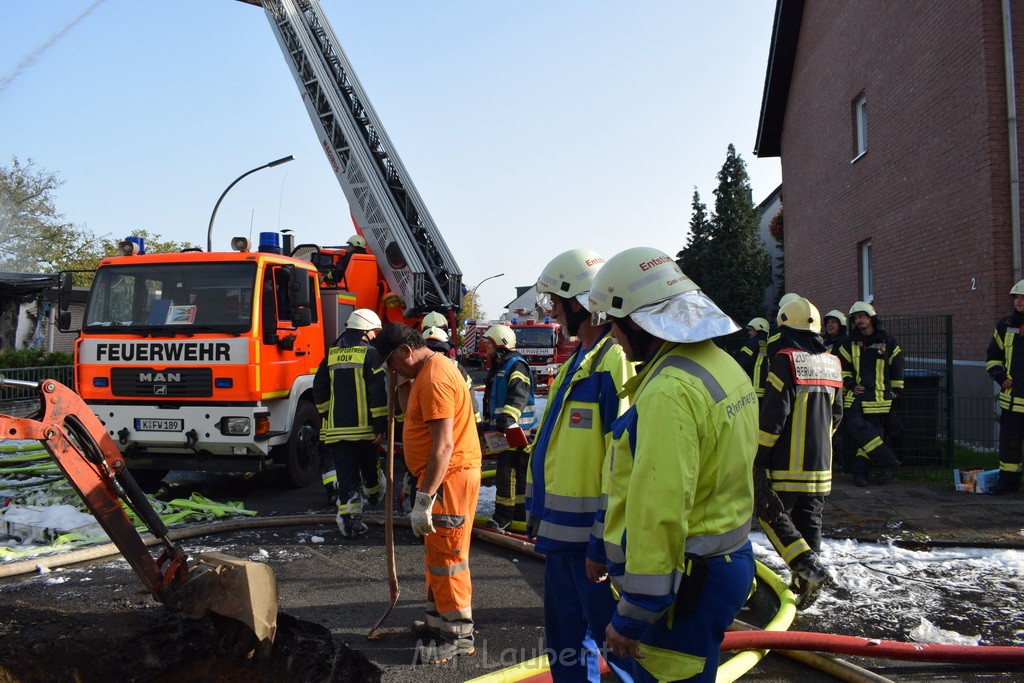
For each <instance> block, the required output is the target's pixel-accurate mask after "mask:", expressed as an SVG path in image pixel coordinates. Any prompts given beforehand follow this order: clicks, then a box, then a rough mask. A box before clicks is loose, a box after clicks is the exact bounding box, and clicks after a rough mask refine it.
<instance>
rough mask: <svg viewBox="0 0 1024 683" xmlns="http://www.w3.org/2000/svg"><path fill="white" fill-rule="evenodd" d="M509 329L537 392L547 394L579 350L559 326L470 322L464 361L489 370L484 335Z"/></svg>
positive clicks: (464, 336)
mask: <svg viewBox="0 0 1024 683" xmlns="http://www.w3.org/2000/svg"><path fill="white" fill-rule="evenodd" d="M498 324H501V325H508V326H509V327H511V328H512V330H513V331H514V332H515V333H516V351H517V352H519V354H520V355H521V356H522V357H523V358H524V359H525V360H526V362H527V363H529V365H530V370H531V371H532V373H533V384H534V391H536V392H537V393H545V392H546V391H547V390H548V386H549V385H550V383H551V380H552V379H554V377H555V373H557V372H558V368H559V367H561V365H562V363H564V362H565V361H567V360H568V359H569V356H570V355H572V350H573V349H574V348H575V347H576V339H574V338H570V337H567V336H566V335H565V333H564V332H563V331H562V326H561V325H560V324H559V323H555V322H551V320H550V319H547V318H546V319H545V320H544V322H538V321H536V320H533V319H530V320H526V321H513V322H509V323H504V322H502V323H489V322H484V321H475V320H470V321H467V322H466V329H465V330H464V331H463V344H462V358H463V362H465V363H467V364H475V365H479V366H481V367H486V366H487V364H488V361H487V349H486V347H485V344H486V342H485V341H484V332H486V331H487V328H488V327H490V326H491V325H498Z"/></svg>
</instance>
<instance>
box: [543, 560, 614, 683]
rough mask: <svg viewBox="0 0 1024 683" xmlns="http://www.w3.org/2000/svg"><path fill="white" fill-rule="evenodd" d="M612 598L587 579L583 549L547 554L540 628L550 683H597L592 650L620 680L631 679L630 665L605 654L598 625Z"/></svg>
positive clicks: (603, 623) (606, 588)
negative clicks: (573, 551) (600, 656)
mask: <svg viewBox="0 0 1024 683" xmlns="http://www.w3.org/2000/svg"><path fill="white" fill-rule="evenodd" d="M615 605H616V601H615V598H614V597H613V596H612V591H611V587H610V585H609V583H608V582H607V581H604V582H602V583H594V582H593V581H591V580H590V579H588V578H587V564H586V555H585V554H584V553H557V554H551V555H548V556H547V557H546V558H545V562H544V633H545V638H546V639H547V647H548V662H549V664H550V665H551V680H552V681H554V683H577V682H578V681H579V682H583V683H598V682H599V681H600V680H601V674H600V670H599V663H598V653H600V654H603V655H604V657H605V660H606V661H607V662H608V665H609V666H611V668H612V671H614V672H615V674H616V675H617V676H618V677H619V680H620V681H623V682H624V683H632V681H633V677H632V675H631V673H630V671H631V669H632V664H631V663H630V661H629V660H626V659H622V658H621V657H610V656H608V651H607V649H606V648H605V640H604V630H605V628H606V627H607V626H608V624H609V623H610V622H611V620H612V614H613V613H614V612H615Z"/></svg>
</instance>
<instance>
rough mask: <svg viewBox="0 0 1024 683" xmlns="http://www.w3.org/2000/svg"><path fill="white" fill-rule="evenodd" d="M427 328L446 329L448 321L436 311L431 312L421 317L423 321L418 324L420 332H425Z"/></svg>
mask: <svg viewBox="0 0 1024 683" xmlns="http://www.w3.org/2000/svg"><path fill="white" fill-rule="evenodd" d="M428 327H441V328H445V327H448V320H447V319H446V318H445V317H444V316H443V315H441V314H440V313H438V312H437V311H431V312H430V313H427V314H426V315H425V316H423V320H422V321H421V322H420V329H421V330H425V329H427V328H428Z"/></svg>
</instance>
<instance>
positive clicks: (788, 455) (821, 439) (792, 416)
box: [755, 348, 843, 495]
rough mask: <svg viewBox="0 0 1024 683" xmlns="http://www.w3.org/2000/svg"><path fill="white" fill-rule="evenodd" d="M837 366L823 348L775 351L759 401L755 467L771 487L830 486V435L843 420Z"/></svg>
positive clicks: (804, 489)
mask: <svg viewBox="0 0 1024 683" xmlns="http://www.w3.org/2000/svg"><path fill="white" fill-rule="evenodd" d="M842 387H843V380H842V368H841V366H840V364H839V359H838V358H836V357H835V356H833V355H832V354H830V353H828V352H821V353H808V352H807V351H801V350H799V349H794V348H784V349H782V350H780V351H779V352H778V353H777V354H776V355H775V357H774V358H773V359H772V363H771V370H770V371H769V373H768V382H767V384H766V385H765V389H764V398H763V399H762V400H761V415H760V430H759V431H758V438H757V445H758V450H757V460H756V461H755V466H757V467H763V468H766V469H768V470H769V471H770V472H771V480H772V488H773V489H774V490H776V491H788V492H793V493H809V494H815V495H826V494H828V493H829V492H830V491H831V490H832V435H833V434H834V433H835V430H836V429H837V428H838V427H839V422H840V420H842V419H843V396H842Z"/></svg>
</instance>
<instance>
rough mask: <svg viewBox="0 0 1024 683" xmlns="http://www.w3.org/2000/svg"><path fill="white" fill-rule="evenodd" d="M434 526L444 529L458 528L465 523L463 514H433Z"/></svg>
mask: <svg viewBox="0 0 1024 683" xmlns="http://www.w3.org/2000/svg"><path fill="white" fill-rule="evenodd" d="M433 522H434V526H439V527H443V528H445V529H458V528H459V527H460V526H462V525H463V524H465V523H466V517H465V515H433Z"/></svg>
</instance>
